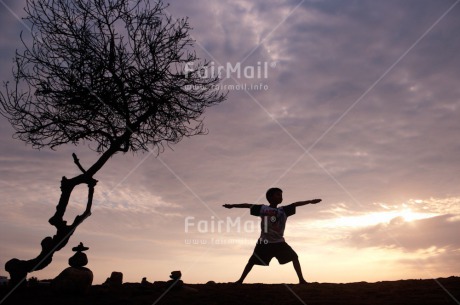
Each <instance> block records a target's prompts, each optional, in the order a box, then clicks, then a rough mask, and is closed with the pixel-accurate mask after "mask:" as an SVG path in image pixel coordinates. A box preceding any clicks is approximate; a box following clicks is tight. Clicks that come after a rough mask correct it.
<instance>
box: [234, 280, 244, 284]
mask: <svg viewBox="0 0 460 305" xmlns="http://www.w3.org/2000/svg"><path fill="white" fill-rule="evenodd" d="M233 284H236V285H241V284H243V281H242V280H238V281H236V282H234V283H233Z"/></svg>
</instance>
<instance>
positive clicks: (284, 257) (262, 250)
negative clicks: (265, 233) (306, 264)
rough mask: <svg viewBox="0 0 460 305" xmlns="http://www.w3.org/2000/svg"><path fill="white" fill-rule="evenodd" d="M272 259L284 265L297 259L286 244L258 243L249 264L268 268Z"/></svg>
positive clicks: (295, 254)
mask: <svg viewBox="0 0 460 305" xmlns="http://www.w3.org/2000/svg"><path fill="white" fill-rule="evenodd" d="M274 257H276V259H277V260H278V262H279V263H280V264H286V263H288V262H291V261H293V260H294V259H295V258H297V253H295V251H294V250H293V249H292V248H291V246H289V245H288V244H287V243H286V242H280V243H267V244H265V243H263V242H258V243H257V244H256V247H255V248H254V253H253V254H252V256H251V258H250V259H249V262H252V263H253V264H255V265H262V266H268V265H269V264H270V261H271V260H272V258H274Z"/></svg>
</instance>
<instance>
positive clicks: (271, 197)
mask: <svg viewBox="0 0 460 305" xmlns="http://www.w3.org/2000/svg"><path fill="white" fill-rule="evenodd" d="M265 197H266V198H267V201H268V202H269V203H270V204H271V205H278V204H280V203H281V202H282V201H283V191H282V190H281V189H280V188H277V187H272V188H270V189H269V190H268V191H267V193H266V194H265Z"/></svg>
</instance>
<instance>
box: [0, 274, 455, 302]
mask: <svg viewBox="0 0 460 305" xmlns="http://www.w3.org/2000/svg"><path fill="white" fill-rule="evenodd" d="M7 294H8V291H7V289H6V288H5V287H2V288H1V289H0V300H3V302H1V303H0V304H1V305H12V304H14V305H16V304H17V305H22V304H24V305H54V304H56V305H58V304H59V305H67V304H68V305H77V304H85V305H96V304H97V305H144V304H145V305H156V304H190V305H194V304H196V305H211V304H212V305H214V304H223V305H226V304H228V305H235V304H236V305H243V304H263V305H269V304H277V305H284V304H286V305H287V304H306V305H319V304H321V305H331V304H343V305H358V304H360V305H363V304H366V305H379V304H388V305H390V304H391V305H398V304H401V305H424V304H426V305H438V304H439V305H441V304H443V305H444V304H457V305H458V304H460V278H459V277H449V278H442V279H436V280H433V279H431V280H403V281H391V282H377V283H366V282H359V283H347V284H328V283H310V284H307V285H292V284H289V285H284V284H243V285H235V284H227V283H226V284H223V283H217V284H216V283H210V284H190V285H185V286H184V287H182V288H179V289H177V287H173V288H172V289H171V288H170V286H169V284H168V283H166V282H155V283H154V284H148V285H142V284H140V283H125V284H123V285H122V286H120V287H118V288H114V287H112V288H108V287H104V286H101V285H95V286H92V287H91V289H90V291H89V292H88V293H87V294H86V295H85V296H72V295H56V294H55V293H53V292H52V291H51V289H50V288H49V286H46V285H37V286H34V287H28V288H24V289H23V290H22V291H20V292H19V291H16V292H15V293H13V294H11V295H9V296H8V297H7V298H6V299H4V297H5V296H6V295H7Z"/></svg>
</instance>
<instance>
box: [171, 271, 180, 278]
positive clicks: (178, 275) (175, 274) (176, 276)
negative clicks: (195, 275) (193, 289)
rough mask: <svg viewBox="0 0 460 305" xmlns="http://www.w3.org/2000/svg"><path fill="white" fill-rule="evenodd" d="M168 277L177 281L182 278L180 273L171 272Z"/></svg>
mask: <svg viewBox="0 0 460 305" xmlns="http://www.w3.org/2000/svg"><path fill="white" fill-rule="evenodd" d="M169 277H170V278H172V279H173V280H178V279H180V278H181V277H182V273H181V272H180V271H172V272H171V275H170V276H169Z"/></svg>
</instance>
